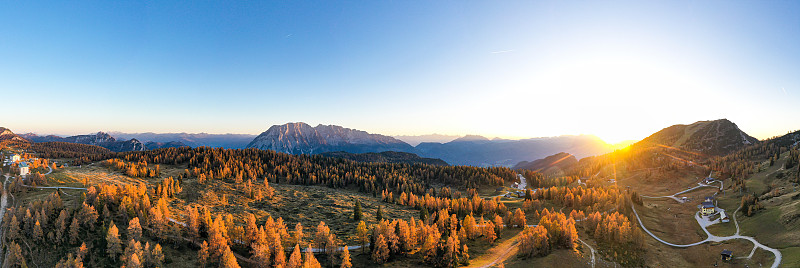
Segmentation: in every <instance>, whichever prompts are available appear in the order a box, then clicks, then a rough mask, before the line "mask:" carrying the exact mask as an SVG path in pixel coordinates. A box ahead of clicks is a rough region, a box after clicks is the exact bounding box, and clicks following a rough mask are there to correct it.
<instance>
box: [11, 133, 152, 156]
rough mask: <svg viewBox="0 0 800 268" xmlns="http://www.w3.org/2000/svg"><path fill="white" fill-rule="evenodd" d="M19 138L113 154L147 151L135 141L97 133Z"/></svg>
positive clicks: (34, 135)
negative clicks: (106, 151) (71, 145)
mask: <svg viewBox="0 0 800 268" xmlns="http://www.w3.org/2000/svg"><path fill="white" fill-rule="evenodd" d="M20 136H21V137H23V138H25V139H26V140H28V141H31V142H53V141H59V142H70V143H80V144H88V145H97V146H100V147H103V148H106V149H109V150H111V151H114V152H128V151H144V150H147V147H145V145H144V144H143V143H142V142H140V141H138V140H136V139H130V140H123V141H118V140H117V139H115V138H114V137H112V136H111V135H109V134H108V133H104V132H97V133H96V134H88V135H76V136H69V137H60V136H56V135H47V136H39V135H36V134H33V133H26V134H22V135H20Z"/></svg>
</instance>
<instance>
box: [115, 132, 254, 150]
mask: <svg viewBox="0 0 800 268" xmlns="http://www.w3.org/2000/svg"><path fill="white" fill-rule="evenodd" d="M110 134H111V135H113V136H114V137H117V138H119V139H137V140H140V141H152V142H157V143H169V142H180V143H182V144H185V145H186V146H191V147H200V146H208V147H223V148H227V149H242V148H246V147H247V144H249V143H250V142H252V141H253V138H255V137H256V135H253V134H208V133H152V132H147V133H123V132H110Z"/></svg>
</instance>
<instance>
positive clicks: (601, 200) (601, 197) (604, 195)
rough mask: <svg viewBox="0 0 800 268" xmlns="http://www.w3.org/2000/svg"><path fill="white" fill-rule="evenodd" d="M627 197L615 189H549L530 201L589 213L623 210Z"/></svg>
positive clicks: (542, 190) (533, 204) (533, 195)
mask: <svg viewBox="0 0 800 268" xmlns="http://www.w3.org/2000/svg"><path fill="white" fill-rule="evenodd" d="M637 196H638V195H637ZM627 197H628V196H626V195H625V194H624V193H623V192H622V191H620V190H619V188H616V187H603V188H596V187H590V188H584V187H583V186H578V187H550V188H545V189H540V190H539V191H536V192H535V193H532V194H531V200H553V201H554V202H555V203H557V204H562V205H564V206H566V207H568V208H589V210H590V211H600V210H607V209H610V208H617V209H625V208H626V207H627V205H626V203H625V202H626V200H627ZM535 205H536V203H530V205H528V207H527V208H528V209H530V208H531V207H532V206H533V207H535ZM523 207H525V204H524V203H523ZM536 209H538V208H536Z"/></svg>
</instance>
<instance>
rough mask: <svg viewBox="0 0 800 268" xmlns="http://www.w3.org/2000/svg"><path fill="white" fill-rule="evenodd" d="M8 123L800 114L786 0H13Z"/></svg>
mask: <svg viewBox="0 0 800 268" xmlns="http://www.w3.org/2000/svg"><path fill="white" fill-rule="evenodd" d="M0 29H2V32H4V33H5V34H4V35H2V36H0V58H3V59H4V60H3V62H0V88H3V89H4V92H5V94H4V95H5V96H6V97H7V99H8V100H13V101H8V102H6V103H4V108H5V109H4V112H5V114H6V117H5V118H4V119H5V120H4V122H3V124H5V125H6V126H7V127H9V128H10V129H12V130H15V129H16V130H18V131H19V130H22V131H23V133H24V132H33V133H42V134H51V133H58V134H60V135H77V134H87V133H96V132H97V131H100V130H102V129H106V130H111V129H113V130H114V131H119V132H125V133H143V132H153V133H181V132H185V133H199V132H205V133H209V134H215V133H231V134H250V135H258V134H259V133H261V132H263V131H265V130H266V129H267V128H268V127H269V126H271V125H273V124H275V123H271V122H278V123H277V124H283V123H285V122H297V121H303V122H313V123H309V124H310V125H316V124H320V123H321V124H333V125H340V126H343V127H347V128H352V129H359V130H364V131H367V132H369V133H376V134H383V135H387V136H401V135H428V134H429V133H444V134H443V135H460V136H463V135H467V134H470V135H481V136H484V137H487V138H490V137H500V138H517V139H519V138H532V137H554V136H561V135H582V134H585V135H594V136H597V137H599V138H600V139H602V140H604V141H606V142H608V143H610V144H615V143H618V142H621V141H627V140H640V139H643V138H645V137H647V136H648V135H650V134H652V133H655V132H657V131H659V130H661V129H663V128H665V127H668V126H671V125H675V124H690V123H693V122H696V121H703V120H714V119H719V118H728V119H729V120H731V121H732V122H734V123H736V124H737V125H738V126H739V128H740V129H742V130H743V131H745V132H746V133H748V134H750V135H751V136H753V137H756V138H758V139H760V140H763V139H766V138H770V137H774V136H779V135H782V134H784V133H786V132H787V131H791V130H795V129H800V124H798V123H797V122H796V120H794V119H795V118H798V117H800V109H797V108H795V106H796V103H798V102H799V101H800V95H798V92H800V77H798V76H797V73H800V3H798V2H790V1H787V2H725V4H720V2H693V1H674V2H637V1H611V2H603V3H599V2H562V1H542V2H535V3H526V2H521V3H520V2H514V3H497V2H475V3H470V4H463V3H437V2H434V3H430V2H412V1H409V2H399V3H389V2H369V1H364V2H352V3H323V4H318V3H313V2H292V3H284V2H258V3H195V2H190V3H171V2H126V3H103V2H100V3H62V2H57V1H53V2H48V1H44V2H17V3H8V4H6V7H5V8H3V9H0Z"/></svg>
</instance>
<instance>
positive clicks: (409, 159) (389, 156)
mask: <svg viewBox="0 0 800 268" xmlns="http://www.w3.org/2000/svg"><path fill="white" fill-rule="evenodd" d="M320 155H321V156H325V157H335V158H343V159H349V160H353V161H356V162H373V163H403V164H428V165H436V166H449V165H448V164H447V162H445V161H443V160H441V159H435V158H424V157H419V156H418V155H416V154H412V153H404V152H391V151H386V152H380V153H363V154H354V153H348V152H341V151H340V152H326V153H321V154H320Z"/></svg>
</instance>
